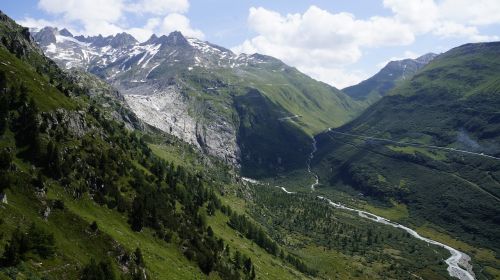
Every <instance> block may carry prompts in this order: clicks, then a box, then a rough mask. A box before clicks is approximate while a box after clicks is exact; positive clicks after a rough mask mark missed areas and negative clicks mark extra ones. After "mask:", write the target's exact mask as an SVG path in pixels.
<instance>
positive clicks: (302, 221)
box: [251, 189, 441, 277]
mask: <svg viewBox="0 0 500 280" xmlns="http://www.w3.org/2000/svg"><path fill="white" fill-rule="evenodd" d="M254 197H255V200H256V201H255V202H256V203H255V204H254V207H253V208H252V212H251V214H252V216H253V217H254V218H255V219H257V220H258V221H263V224H266V225H269V227H268V228H267V229H268V230H269V231H270V232H271V233H272V234H275V235H276V236H278V238H277V239H278V240H279V239H280V238H281V239H285V238H290V237H286V236H283V233H285V232H299V233H301V234H302V235H304V236H307V237H308V238H309V239H308V240H311V241H312V242H313V244H314V245H315V246H318V247H322V248H326V249H328V250H334V251H338V252H342V253H343V254H345V255H351V256H354V257H356V258H361V259H365V260H367V261H368V262H370V263H371V262H379V263H382V264H384V265H387V266H390V265H392V264H397V266H393V268H392V269H391V272H390V273H389V274H388V275H390V276H391V277H395V276H396V275H400V273H404V272H405V271H406V272H407V271H412V270H416V269H417V268H418V267H424V266H429V267H431V266H434V265H437V263H436V258H441V255H439V254H440V253H437V251H439V250H438V249H437V248H433V247H428V246H422V245H423V244H422V242H421V241H419V240H417V239H415V238H413V237H411V236H410V235H409V234H408V233H406V232H405V231H402V230H398V229H393V228H391V227H386V226H378V225H376V224H373V223H372V222H370V221H367V220H363V219H360V218H358V217H357V216H355V215H354V216H350V215H349V214H347V215H346V214H345V213H343V214H342V215H339V214H338V212H337V210H335V209H333V208H332V207H331V206H329V205H328V204H326V203H324V202H323V201H321V200H318V199H316V198H315V197H313V196H309V195H307V194H296V195H294V196H290V195H287V194H285V193H283V192H280V191H277V190H276V191H275V192H274V191H269V190H267V189H266V190H265V191H263V190H256V191H255V196H254ZM264 221H267V223H264ZM292 238H293V237H292ZM297 241H299V240H297ZM303 245H304V246H309V245H311V244H309V243H307V244H303ZM299 246H300V245H299ZM387 248H394V249H395V250H398V251H399V252H401V253H400V254H401V255H400V256H401V257H403V256H404V258H405V259H404V260H401V259H399V257H397V258H395V257H394V256H391V255H390V254H387V253H386V251H385V250H386V249H387ZM285 259H286V260H287V261H288V262H289V263H292V264H293V263H296V262H298V263H297V264H294V266H295V267H297V268H298V269H299V270H300V271H304V270H306V271H307V270H308V268H307V265H305V264H303V263H301V262H302V261H301V260H300V259H299V258H297V257H295V256H293V255H289V256H285ZM417 260H418V261H417ZM302 265H305V266H304V267H302ZM300 267H302V268H300Z"/></svg>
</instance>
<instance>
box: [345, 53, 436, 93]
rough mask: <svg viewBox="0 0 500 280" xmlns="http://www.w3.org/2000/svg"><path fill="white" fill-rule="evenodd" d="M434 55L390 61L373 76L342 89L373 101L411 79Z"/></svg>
mask: <svg viewBox="0 0 500 280" xmlns="http://www.w3.org/2000/svg"><path fill="white" fill-rule="evenodd" d="M436 56H437V55H436V54H433V53H428V54H425V55H422V56H420V57H418V58H416V59H404V60H397V61H391V62H389V63H388V64H387V65H386V66H384V68H382V69H381V70H380V71H379V72H378V73H377V74H375V75H374V76H373V77H370V78H369V79H367V80H365V81H362V82H361V83H359V84H357V85H354V86H350V87H347V88H344V89H343V90H342V91H343V92H345V93H346V94H347V95H349V96H350V97H352V98H354V99H357V100H365V101H368V102H369V103H373V102H375V101H377V100H379V99H380V98H382V97H383V96H385V95H386V94H387V93H388V92H389V91H390V90H391V89H393V88H394V87H396V86H397V85H398V84H401V83H402V82H404V81H406V80H409V79H411V78H412V77H413V75H415V74H416V73H417V72H418V71H419V70H420V69H422V68H423V67H424V66H426V65H427V64H429V62H431V61H432V60H433V59H434V58H436Z"/></svg>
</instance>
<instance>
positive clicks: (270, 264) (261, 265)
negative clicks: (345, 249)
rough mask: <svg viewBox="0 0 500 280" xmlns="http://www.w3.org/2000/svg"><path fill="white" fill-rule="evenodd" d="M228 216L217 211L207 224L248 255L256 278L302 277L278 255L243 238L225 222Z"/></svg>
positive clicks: (225, 241) (218, 234)
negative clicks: (269, 252)
mask: <svg viewBox="0 0 500 280" xmlns="http://www.w3.org/2000/svg"><path fill="white" fill-rule="evenodd" d="M227 221H228V218H227V217H226V216H225V215H223V214H222V213H220V212H219V211H217V214H216V215H215V216H209V217H208V224H209V225H210V226H211V227H212V229H213V230H214V232H215V234H216V235H217V236H219V237H221V238H222V239H224V243H226V244H229V246H230V248H237V249H238V250H240V251H241V252H242V253H243V254H245V255H247V256H250V257H251V258H252V262H253V264H254V266H255V272H256V274H257V279H304V277H305V276H304V275H303V274H301V273H299V272H297V271H295V270H294V269H293V268H291V267H290V266H288V265H286V264H284V263H283V261H281V260H280V259H279V258H278V257H275V256H272V255H270V254H268V253H267V252H266V251H264V250H263V249H262V248H260V247H259V246H258V245H257V244H255V243H254V242H252V241H250V240H248V239H246V238H244V237H243V236H241V234H240V233H238V232H236V231H234V230H233V229H232V228H231V227H229V225H228V224H227Z"/></svg>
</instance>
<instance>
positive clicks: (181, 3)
mask: <svg viewBox="0 0 500 280" xmlns="http://www.w3.org/2000/svg"><path fill="white" fill-rule="evenodd" d="M188 9H189V1H188V0H142V1H140V2H139V3H136V4H131V5H129V6H128V8H127V10H129V11H131V12H135V13H141V14H144V13H146V14H147V13H150V14H155V15H165V14H167V13H185V12H187V11H188Z"/></svg>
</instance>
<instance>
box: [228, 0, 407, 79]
mask: <svg viewBox="0 0 500 280" xmlns="http://www.w3.org/2000/svg"><path fill="white" fill-rule="evenodd" d="M248 24H249V26H250V28H251V29H252V30H254V31H255V32H256V33H257V34H258V35H257V36H255V37H254V38H251V39H248V40H246V41H244V42H243V43H242V44H241V45H239V46H237V47H235V48H233V50H234V51H236V52H245V53H254V52H259V53H264V54H267V55H271V56H275V57H277V58H279V59H281V60H283V61H284V62H286V63H288V64H291V65H293V66H295V67H297V68H298V69H299V70H301V71H303V72H305V73H307V74H309V75H311V76H312V77H313V78H316V79H319V80H322V81H325V82H328V83H332V82H335V83H334V85H336V86H338V87H343V86H345V85H347V84H348V83H352V82H356V81H359V79H361V78H362V75H358V74H353V73H341V71H340V70H339V69H340V67H342V66H345V65H349V64H352V63H355V62H356V61H358V60H359V59H360V58H361V56H362V48H363V47H381V46H393V45H408V44H411V43H412V42H413V41H414V39H415V37H414V35H413V33H412V32H411V30H410V29H409V28H408V26H406V25H403V24H400V23H399V22H397V21H396V20H394V19H392V18H384V17H372V18H369V19H367V20H360V19H356V17H355V16H354V15H352V14H349V13H336V14H333V13H330V12H328V11H326V10H322V9H320V8H318V7H316V6H311V7H310V8H309V9H308V10H307V11H306V12H305V13H304V14H288V15H281V14H279V13H277V12H274V11H270V10H267V9H265V8H261V7H260V8H251V9H250V13H249V16H248Z"/></svg>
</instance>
